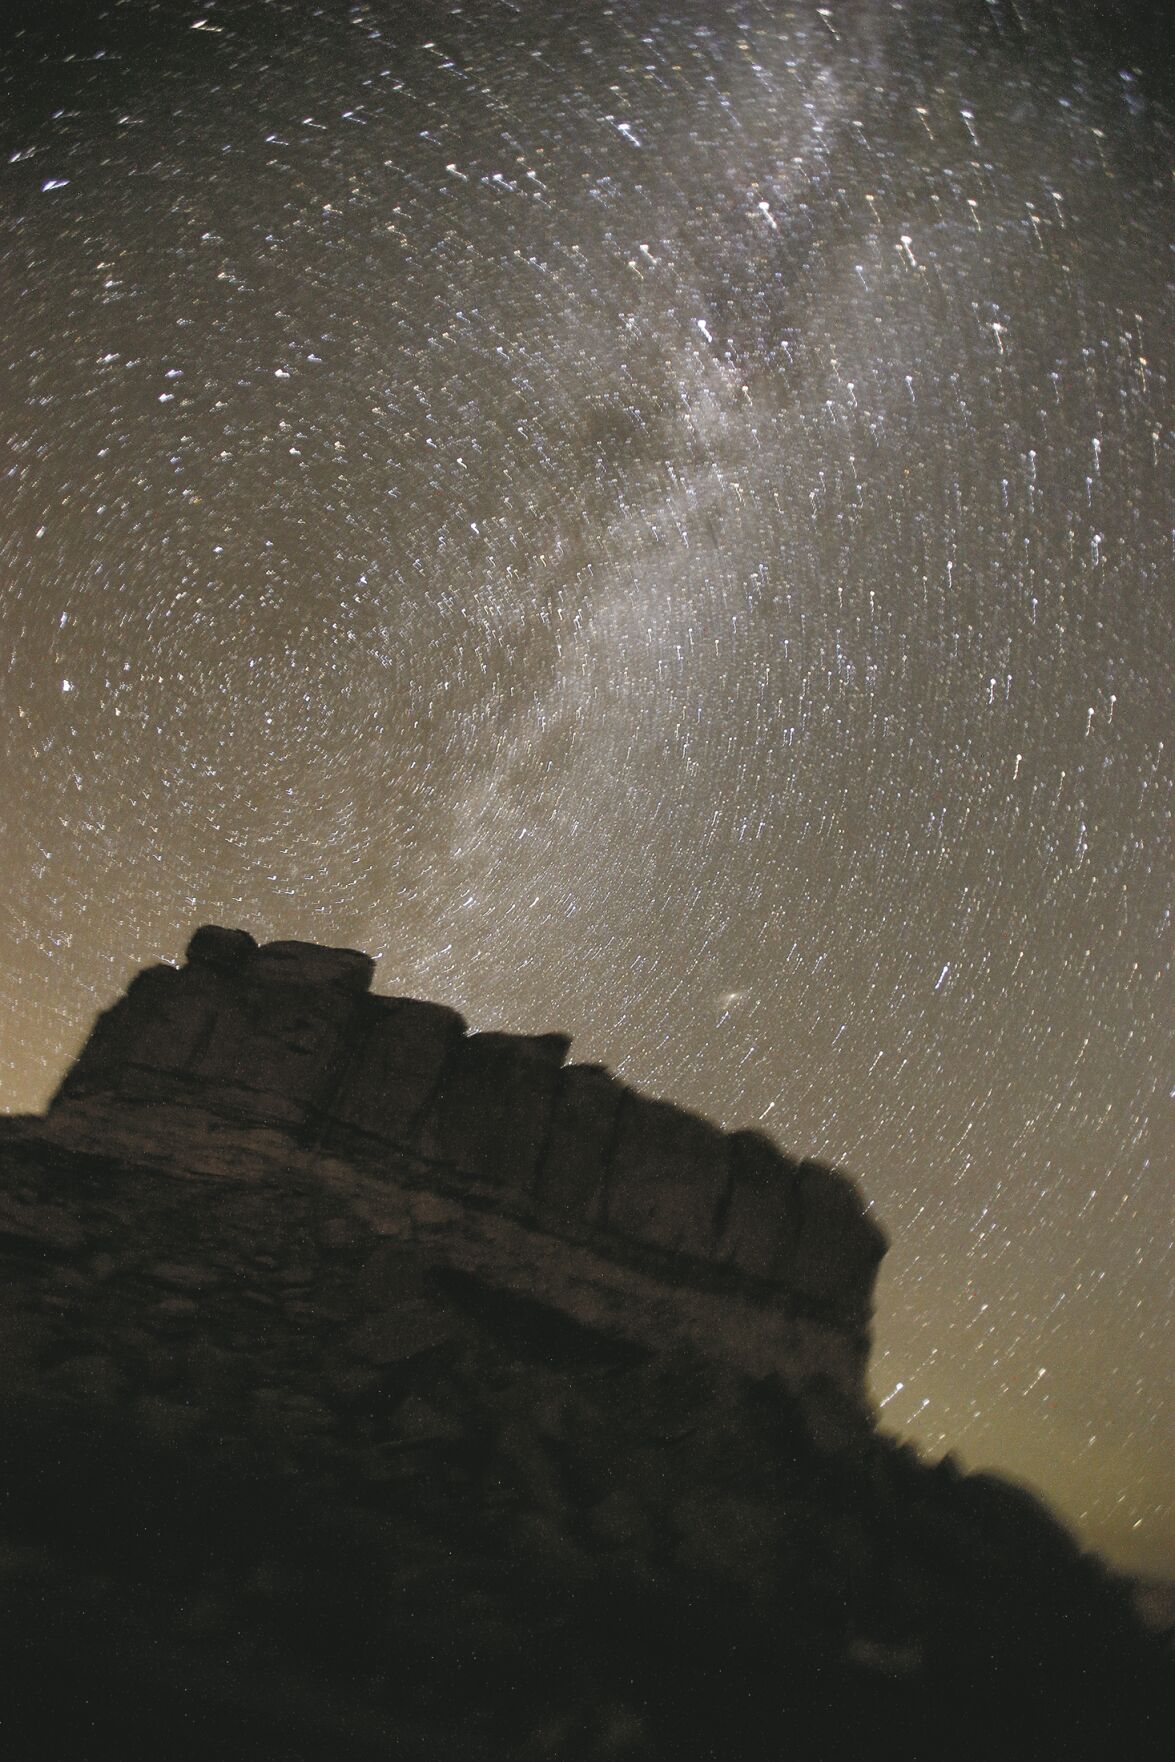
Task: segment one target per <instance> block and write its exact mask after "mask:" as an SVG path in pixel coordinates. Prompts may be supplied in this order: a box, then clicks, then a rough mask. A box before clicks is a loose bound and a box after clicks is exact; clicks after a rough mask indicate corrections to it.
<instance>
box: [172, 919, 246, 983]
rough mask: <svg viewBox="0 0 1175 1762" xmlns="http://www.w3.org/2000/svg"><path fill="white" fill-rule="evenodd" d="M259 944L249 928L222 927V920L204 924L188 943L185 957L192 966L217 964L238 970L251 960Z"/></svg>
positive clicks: (224, 968) (223, 970)
mask: <svg viewBox="0 0 1175 1762" xmlns="http://www.w3.org/2000/svg"><path fill="white" fill-rule="evenodd" d="M256 952H257V944H256V942H255V941H254V939H253V937H252V936H250V934H249V932H248V931H247V930H222V929H221V927H220V925H219V924H201V926H200V928H199V929H198V930H197V931H196V932H195V934H194V935H193V937H192V939H191V941H190V942H189V943H188V946H187V949H186V950H185V953H184V959H185V960H186V961H187V963H188V965H189V966H190V967H215V968H217V969H219V970H220V971H221V972H230V973H231V972H238V971H239V970H240V969H241V968H242V967H243V966H245V965H247V963H248V962H249V961H250V960H252V958H253V956H254V955H255V954H256Z"/></svg>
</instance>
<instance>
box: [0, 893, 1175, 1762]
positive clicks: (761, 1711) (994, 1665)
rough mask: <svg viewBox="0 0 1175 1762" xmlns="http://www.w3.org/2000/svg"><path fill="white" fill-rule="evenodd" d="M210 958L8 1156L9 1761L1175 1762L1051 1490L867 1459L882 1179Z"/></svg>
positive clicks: (167, 972)
mask: <svg viewBox="0 0 1175 1762" xmlns="http://www.w3.org/2000/svg"><path fill="white" fill-rule="evenodd" d="M371 980H372V963H371V961H370V960H369V959H368V958H367V957H366V956H365V955H362V954H358V953H355V952H353V951H350V950H339V949H326V948H320V947H317V946H315V945H311V944H306V943H296V942H279V943H271V944H269V945H267V946H265V947H260V948H259V947H258V946H257V945H256V943H255V942H254V941H253V939H252V938H251V937H249V936H248V935H246V934H245V933H244V932H242V931H232V930H222V929H216V928H213V927H206V928H204V929H201V930H199V931H197V932H196V934H195V936H194V937H193V938H192V941H191V943H190V945H189V948H188V953H187V961H186V964H185V966H184V967H182V968H181V969H176V968H172V967H170V966H157V967H153V968H150V969H148V970H147V971H145V972H143V973H141V974H140V975H139V976H138V977H137V978H136V979H135V980H134V981H133V983H132V984H131V986H130V988H129V990H128V991H127V993H126V995H125V997H123V998H122V999H121V1000H119V1001H118V1002H117V1003H116V1004H115V1005H114V1006H113V1008H112V1009H110V1010H108V1011H107V1012H106V1013H105V1014H104V1015H102V1016H101V1017H100V1018H99V1020H98V1022H97V1023H96V1025H95V1027H94V1030H93V1032H92V1034H91V1036H90V1038H89V1040H88V1042H87V1044H86V1046H85V1047H84V1048H83V1050H82V1052H81V1054H80V1056H79V1058H78V1060H77V1062H76V1063H75V1065H74V1066H73V1068H72V1070H71V1071H70V1072H69V1073H68V1075H67V1076H66V1078H65V1080H64V1082H63V1083H62V1085H61V1088H60V1089H59V1091H58V1093H57V1095H56V1096H55V1098H54V1100H53V1102H52V1104H51V1106H50V1108H49V1110H48V1112H47V1114H46V1115H45V1117H44V1118H36V1119H28V1118H24V1119H9V1120H6V1121H4V1122H2V1124H0V1257H2V1258H3V1261H4V1265H5V1279H4V1286H3V1295H2V1298H0V1328H2V1329H3V1338H4V1351H3V1354H2V1357H0V1453H2V1455H3V1459H4V1461H3V1471H4V1481H5V1485H6V1488H7V1491H8V1501H7V1514H6V1517H5V1522H4V1526H3V1531H2V1537H3V1542H2V1550H0V1586H3V1589H4V1593H5V1594H4V1596H3V1599H2V1607H3V1611H4V1613H3V1615H0V1623H3V1626H4V1638H5V1654H6V1656H7V1657H8V1658H9V1659H10V1660H11V1659H15V1660H16V1661H17V1668H16V1669H15V1670H14V1671H11V1672H10V1679H9V1681H10V1686H9V1688H8V1689H6V1690H4V1691H2V1693H3V1694H4V1695H5V1696H6V1697H7V1706H5V1705H4V1703H3V1702H0V1729H3V1730H4V1731H5V1733H6V1735H7V1753H8V1754H10V1755H13V1756H16V1755H28V1756H48V1755H57V1754H67V1753H68V1754H70V1755H72V1756H76V1757H84V1756H87V1755H93V1756H95V1757H97V1756H106V1755H111V1754H121V1755H137V1754H153V1753H162V1754H166V1755H168V1756H170V1757H176V1758H181V1757H188V1756H190V1757H193V1758H195V1757H197V1756H200V1757H204V1756H207V1755H209V1754H213V1755H216V1756H217V1757H220V1758H235V1757H240V1758H242V1759H243V1758H245V1757H249V1758H273V1759H274V1762H278V1759H281V1762H286V1759H289V1762H294V1759H295V1758H312V1757H313V1758H317V1757H327V1756H330V1757H332V1758H333V1757H343V1758H351V1757H354V1758H363V1759H366V1758H369V1757H370V1758H376V1757H380V1758H383V1757H397V1758H399V1757H411V1758H416V1757H419V1758H425V1757H427V1758H435V1757H441V1756H450V1755H454V1756H456V1755H460V1756H462V1757H468V1758H472V1759H474V1762H477V1759H478V1758H486V1759H489V1758H519V1759H525V1758H533V1759H535V1762H539V1759H541V1758H551V1759H558V1762H575V1759H577V1758H582V1759H583V1762H589V1759H595V1758H601V1759H602V1758H606V1757H607V1758H617V1759H623V1758H627V1759H629V1762H645V1759H648V1762H654V1759H656V1762H661V1759H665V1762H670V1759H673V1762H676V1759H678V1758H682V1759H689V1758H699V1759H700V1758H703V1757H706V1758H709V1757H715V1758H724V1759H725V1758H729V1759H731V1762H737V1759H738V1758H743V1757H747V1758H749V1757H760V1756H763V1757H767V1756H771V1757H775V1756H781V1757H782V1756H783V1755H798V1756H805V1757H807V1756H811V1757H820V1756H830V1757H832V1756H841V1755H845V1756H848V1755H856V1754H857V1753H858V1752H859V1751H860V1750H861V1749H862V1748H863V1747H865V1746H868V1747H871V1748H872V1749H873V1750H874V1751H875V1752H878V1751H879V1752H880V1753H883V1754H889V1753H895V1754H896V1753H899V1751H898V1750H897V1749H896V1748H895V1749H892V1752H891V1749H890V1748H887V1747H886V1746H887V1745H890V1744H899V1743H900V1747H901V1748H900V1753H903V1754H905V1755H914V1756H922V1755H925V1756H927V1757H930V1756H935V1757H937V1756H940V1755H945V1754H955V1755H972V1754H976V1755H979V1754H1000V1755H1003V1756H1019V1755H1024V1756H1028V1755H1033V1756H1037V1755H1041V1754H1062V1753H1066V1754H1069V1755H1086V1754H1089V1755H1096V1754H1109V1753H1110V1746H1111V1745H1112V1746H1113V1749H1114V1753H1115V1754H1121V1755H1130V1756H1139V1757H1142V1756H1145V1755H1150V1754H1152V1753H1153V1754H1155V1755H1158V1754H1159V1753H1160V1745H1161V1744H1162V1742H1163V1739H1164V1737H1165V1736H1166V1735H1168V1734H1167V1733H1166V1732H1165V1731H1164V1717H1165V1715H1164V1709H1165V1708H1166V1707H1167V1706H1168V1702H1167V1699H1166V1697H1167V1696H1168V1695H1169V1683H1168V1680H1167V1676H1166V1675H1165V1666H1164V1662H1163V1654H1162V1652H1161V1650H1160V1649H1159V1648H1158V1646H1157V1645H1156V1644H1155V1643H1154V1642H1152V1641H1149V1640H1148V1639H1147V1637H1146V1636H1145V1634H1144V1633H1143V1631H1142V1630H1141V1628H1140V1627H1139V1625H1138V1624H1137V1622H1136V1620H1135V1618H1134V1617H1133V1615H1132V1612H1131V1609H1130V1606H1129V1602H1128V1599H1127V1597H1126V1596H1125V1594H1124V1592H1123V1591H1122V1590H1121V1589H1120V1588H1119V1587H1118V1586H1117V1584H1116V1582H1115V1581H1114V1580H1113V1579H1112V1578H1111V1577H1110V1576H1109V1575H1108V1574H1107V1573H1106V1572H1105V1571H1104V1570H1103V1569H1102V1567H1101V1566H1100V1564H1099V1563H1098V1562H1097V1561H1096V1560H1095V1559H1093V1558H1091V1557H1089V1556H1086V1555H1083V1554H1082V1553H1081V1552H1080V1551H1079V1550H1078V1549H1077V1547H1076V1546H1075V1544H1074V1543H1073V1542H1072V1541H1071V1539H1070V1538H1069V1536H1068V1535H1067V1534H1066V1532H1065V1531H1064V1530H1063V1529H1062V1528H1061V1527H1060V1526H1059V1525H1058V1524H1056V1523H1055V1522H1054V1521H1053V1520H1052V1519H1051V1518H1050V1517H1049V1516H1048V1514H1047V1513H1046V1512H1045V1511H1044V1509H1043V1508H1042V1507H1041V1506H1040V1505H1039V1504H1037V1502H1036V1501H1035V1500H1033V1499H1032V1498H1031V1497H1030V1496H1029V1495H1027V1494H1025V1493H1024V1492H1022V1491H1021V1490H1020V1489H1018V1488H1015V1487H1014V1486H1011V1485H1009V1484H1007V1483H1004V1482H1002V1481H999V1480H998V1479H996V1478H995V1477H992V1476H985V1475H970V1476H968V1475H963V1474H961V1473H960V1472H959V1470H958V1469H957V1468H956V1467H955V1466H954V1464H953V1463H952V1462H951V1461H950V1459H947V1460H946V1461H945V1462H943V1463H941V1464H938V1465H937V1466H935V1467H933V1468H931V1467H928V1466H926V1465H924V1464H923V1463H922V1462H920V1461H919V1460H918V1458H917V1457H916V1455H915V1454H914V1453H913V1452H912V1451H911V1450H910V1449H909V1448H908V1447H905V1446H899V1445H897V1444H895V1443H894V1442H893V1441H892V1440H889V1439H887V1438H885V1437H884V1436H883V1435H882V1434H880V1433H879V1432H878V1430H877V1429H876V1425H875V1416H874V1414H873V1413H872V1411H871V1408H870V1404H869V1400H868V1396H867V1392H866V1383H865V1371H866V1365H867V1356H868V1346H869V1331H868V1330H869V1318H870V1304H871V1294H872V1287H873V1281H874V1277H875V1274H876V1270H877V1266H878V1264H879V1261H880V1259H881V1256H882V1253H883V1252H884V1246H885V1244H884V1239H883V1237H882V1235H881V1232H880V1231H879V1229H878V1228H877V1226H876V1224H875V1223H874V1222H873V1220H872V1219H871V1217H870V1216H869V1214H868V1212H867V1210H866V1209H865V1207H864V1205H863V1204H862V1201H861V1199H860V1196H859V1194H858V1192H857V1189H856V1187H855V1186H854V1184H853V1183H852V1182H851V1181H850V1180H849V1179H848V1178H847V1177H846V1176H844V1175H843V1174H841V1173H839V1172H838V1171H836V1170H833V1169H829V1168H825V1167H823V1166H822V1165H820V1164H817V1163H813V1162H807V1161H798V1162H797V1161H793V1160H791V1159H789V1158H788V1157H786V1156H784V1155H783V1154H782V1153H781V1152H780V1151H779V1150H778V1149H777V1148H776V1147H775V1145H774V1144H773V1143H772V1142H771V1141H770V1140H769V1139H767V1138H765V1137H764V1136H762V1135H761V1134H758V1133H754V1132H734V1133H724V1132H721V1131H719V1130H718V1129H717V1128H716V1127H714V1126H713V1125H711V1124H709V1123H707V1122H706V1121H704V1120H702V1119H699V1118H697V1117H695V1116H694V1115H692V1114H689V1113H687V1112H685V1111H684V1110H682V1109H680V1108H677V1107H672V1106H669V1105H668V1104H666V1103H663V1102H658V1101H654V1100H650V1099H649V1098H647V1097H644V1096H642V1095H640V1094H638V1093H637V1092H635V1091H634V1090H632V1089H631V1088H628V1087H626V1086H625V1085H624V1084H622V1083H620V1082H619V1081H617V1080H616V1079H615V1078H614V1077H613V1076H611V1075H610V1074H609V1073H608V1072H607V1071H606V1070H603V1069H602V1068H600V1067H598V1066H593V1065H575V1064H568V1063H567V1055H568V1051H569V1043H568V1041H567V1039H566V1038H565V1037H564V1036H562V1035H558V1034H544V1035H540V1036H537V1037H535V1036H523V1035H512V1034H499V1033H492V1034H475V1033H469V1032H467V1030H466V1026H465V1024H464V1023H463V1022H462V1020H461V1018H460V1017H459V1016H458V1015H457V1014H456V1013H455V1012H454V1011H452V1010H449V1009H446V1008H444V1007H442V1006H440V1005H437V1004H433V1003H425V1002H418V1001H415V1000H411V999H404V998H391V997H381V996H377V995H372V993H371V991H370V984H371Z"/></svg>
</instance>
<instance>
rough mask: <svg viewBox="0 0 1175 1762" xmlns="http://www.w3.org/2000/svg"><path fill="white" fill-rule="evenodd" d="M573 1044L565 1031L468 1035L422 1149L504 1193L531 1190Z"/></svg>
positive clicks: (447, 1071) (430, 1119)
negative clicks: (535, 1034) (533, 1035)
mask: <svg viewBox="0 0 1175 1762" xmlns="http://www.w3.org/2000/svg"><path fill="white" fill-rule="evenodd" d="M569 1045H570V1041H568V1040H567V1039H566V1038H565V1037H564V1036H563V1035H554V1034H551V1035H543V1036H541V1037H540V1038H537V1039H528V1038H527V1037H526V1036H524V1035H517V1034H471V1035H470V1036H469V1038H468V1039H467V1040H464V1041H462V1042H461V1043H459V1045H458V1046H457V1047H456V1049H455V1052H454V1054H453V1057H452V1058H451V1059H450V1061H449V1063H448V1064H447V1065H446V1067H445V1071H444V1074H443V1076H442V1078H441V1082H440V1087H439V1089H438V1091H437V1094H436V1097H435V1099H434V1101H433V1104H432V1106H431V1108H430V1109H429V1113H428V1117H427V1119H426V1120H425V1122H424V1125H423V1127H422V1129H421V1133H420V1138H419V1141H418V1149H419V1152H420V1154H421V1155H422V1156H426V1157H428V1158H430V1160H433V1161H436V1162H441V1163H445V1164H446V1165H447V1166H448V1167H450V1168H453V1169H459V1170H461V1171H462V1172H463V1173H465V1174H469V1175H473V1176H475V1177H476V1178H477V1179H478V1180H481V1181H487V1182H489V1183H490V1184H491V1185H493V1186H495V1187H499V1188H502V1189H503V1190H505V1191H507V1192H511V1193H516V1194H519V1195H521V1194H524V1193H529V1192H530V1191H531V1189H532V1188H533V1186H534V1183H535V1177H536V1175H537V1172H538V1165H539V1159H540V1157H541V1155H542V1153H543V1148H544V1146H545V1144H546V1140H547V1134H548V1132H549V1130H550V1125H551V1114H552V1111H553V1109H554V1103H555V1089H556V1084H557V1081H558V1076H559V1066H560V1065H561V1063H562V1061H563V1058H564V1057H565V1056H566V1052H567V1048H568V1046H569Z"/></svg>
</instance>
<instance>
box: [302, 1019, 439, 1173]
mask: <svg viewBox="0 0 1175 1762" xmlns="http://www.w3.org/2000/svg"><path fill="white" fill-rule="evenodd" d="M360 1028H361V1038H360V1040H359V1044H358V1048H357V1050H356V1052H355V1054H354V1057H353V1059H352V1062H351V1064H350V1065H349V1066H348V1068H347V1070H346V1071H345V1073H344V1075H343V1078H342V1082H341V1084H340V1086H339V1089H338V1091H337V1093H336V1094H335V1095H334V1096H333V1097H332V1099H331V1101H330V1104H329V1110H328V1111H329V1121H330V1124H329V1127H328V1140H327V1141H328V1143H330V1142H333V1141H334V1140H335V1138H336V1137H338V1136H340V1135H343V1136H345V1135H346V1134H347V1133H349V1132H361V1133H363V1134H364V1135H365V1136H367V1137H370V1138H376V1139H379V1140H381V1141H382V1142H383V1143H385V1144H395V1145H398V1146H405V1145H408V1144H409V1143H411V1142H412V1141H413V1138H414V1133H415V1129H416V1125H417V1122H418V1121H419V1119H420V1117H421V1115H422V1114H423V1112H424V1110H425V1109H426V1107H427V1106H428V1104H429V1102H430V1101H431V1099H432V1097H433V1096H434V1095H435V1093H436V1089H437V1085H438V1083H439V1082H440V1078H441V1072H442V1071H443V1069H444V1067H445V1065H446V1063H447V1062H448V1059H449V1056H450V1054H451V1052H452V1051H453V1050H454V1048H455V1047H456V1045H457V1044H458V1042H459V1041H460V1040H461V1037H462V1035H463V1034H464V1033H465V1023H464V1022H463V1021H462V1019H461V1017H460V1016H459V1015H458V1014H457V1012H456V1010H452V1009H447V1008H445V1006H444V1005H443V1004H439V1003H417V1002H414V1001H410V1000H406V999H404V998H391V997H373V998H371V999H369V1000H368V1002H367V1003H366V1005H365V1006H364V1012H363V1016H362V1017H361V1021H360Z"/></svg>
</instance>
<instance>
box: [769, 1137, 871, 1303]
mask: <svg viewBox="0 0 1175 1762" xmlns="http://www.w3.org/2000/svg"><path fill="white" fill-rule="evenodd" d="M797 1181H798V1188H799V1230H798V1233H797V1236H796V1242H795V1247H794V1250H793V1253H792V1255H791V1259H790V1263H789V1267H788V1282H789V1284H790V1285H791V1287H792V1289H793V1290H795V1291H796V1292H797V1293H799V1294H800V1295H801V1296H804V1297H809V1298H813V1299H815V1300H816V1301H818V1302H821V1303H827V1304H830V1305H832V1306H834V1307H837V1308H840V1309H842V1310H844V1311H846V1312H851V1311H856V1310H859V1309H861V1308H864V1307H866V1306H867V1305H868V1303H869V1301H870V1299H871V1297H872V1292H873V1281H874V1278H875V1276H876V1273H877V1267H878V1265H879V1263H880V1261H881V1258H882V1256H883V1255H884V1253H885V1249H886V1239H885V1236H884V1234H883V1233H882V1231H881V1230H880V1229H879V1228H878V1227H877V1225H876V1224H875V1223H874V1222H873V1220H872V1218H871V1217H870V1216H869V1215H868V1213H867V1212H866V1210H865V1207H864V1204H863V1203H862V1200H861V1195H860V1194H859V1192H858V1191H857V1188H856V1185H855V1184H854V1183H853V1182H852V1181H851V1180H850V1179H849V1177H848V1176H847V1175H845V1174H842V1173H841V1171H840V1170H839V1169H831V1168H826V1167H825V1166H824V1164H822V1163H817V1162H803V1163H801V1164H800V1167H799V1171H798V1176H797Z"/></svg>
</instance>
